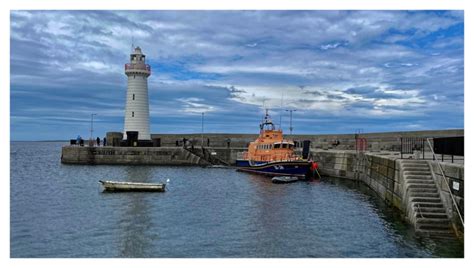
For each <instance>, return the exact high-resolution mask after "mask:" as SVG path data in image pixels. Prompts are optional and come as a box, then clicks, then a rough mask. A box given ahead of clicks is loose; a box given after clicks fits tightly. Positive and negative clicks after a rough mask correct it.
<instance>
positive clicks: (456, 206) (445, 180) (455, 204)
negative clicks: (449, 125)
mask: <svg viewBox="0 0 474 268" xmlns="http://www.w3.org/2000/svg"><path fill="white" fill-rule="evenodd" d="M426 141H428V145H429V146H430V149H431V152H432V153H433V156H434V158H435V160H436V163H438V168H439V170H440V171H441V175H443V179H444V182H445V183H446V186H447V188H448V192H449V196H450V197H451V200H452V201H453V204H454V207H455V208H456V212H457V213H458V215H459V218H460V219H461V223H462V226H463V227H464V220H463V218H462V216H461V212H460V211H459V208H458V204H457V203H456V200H455V199H454V196H453V193H452V192H451V188H450V187H449V183H448V180H447V179H446V176H445V175H444V170H443V168H442V167H441V164H440V163H439V161H438V158H437V157H436V154H435V152H434V150H433V147H432V146H431V142H430V139H429V138H426Z"/></svg>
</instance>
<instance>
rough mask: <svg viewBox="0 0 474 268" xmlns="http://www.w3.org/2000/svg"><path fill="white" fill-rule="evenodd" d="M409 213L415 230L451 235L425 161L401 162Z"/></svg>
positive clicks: (442, 235)
mask: <svg viewBox="0 0 474 268" xmlns="http://www.w3.org/2000/svg"><path fill="white" fill-rule="evenodd" d="M401 172H402V174H403V178H404V182H405V185H406V189H407V190H408V191H407V194H408V200H409V202H410V209H409V210H411V212H410V213H411V215H412V216H414V218H412V220H413V221H414V225H415V229H416V231H417V232H419V233H422V234H426V235H429V236H439V237H452V236H453V231H452V228H451V221H450V219H449V218H448V215H447V214H446V209H445V208H444V206H443V203H442V202H441V198H440V195H439V190H438V187H437V186H436V183H435V182H434V180H433V177H432V174H431V169H430V166H429V164H428V162H427V161H424V160H412V161H402V162H401Z"/></svg>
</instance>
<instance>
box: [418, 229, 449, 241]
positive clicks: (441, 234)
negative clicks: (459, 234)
mask: <svg viewBox="0 0 474 268" xmlns="http://www.w3.org/2000/svg"><path fill="white" fill-rule="evenodd" d="M418 233H419V234H421V235H426V236H429V237H432V238H442V239H443V241H446V238H449V239H452V240H456V238H455V235H454V232H453V231H452V230H433V229H431V230H425V229H420V230H418Z"/></svg>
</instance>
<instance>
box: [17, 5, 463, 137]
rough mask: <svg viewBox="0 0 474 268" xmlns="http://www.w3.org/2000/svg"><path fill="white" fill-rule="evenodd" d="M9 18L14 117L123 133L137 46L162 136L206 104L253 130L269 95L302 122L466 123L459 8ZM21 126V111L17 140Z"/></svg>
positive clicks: (214, 114)
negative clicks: (126, 68)
mask: <svg viewBox="0 0 474 268" xmlns="http://www.w3.org/2000/svg"><path fill="white" fill-rule="evenodd" d="M10 25H11V36H10V39H11V55H10V56H11V62H10V70H11V78H10V82H11V93H12V94H11V95H12V111H11V113H12V116H15V118H23V117H25V118H35V117H36V116H37V117H38V118H42V119H41V120H43V119H44V118H53V117H57V116H58V115H61V114H62V113H64V111H66V112H67V113H74V111H77V115H76V116H77V117H71V118H82V117H87V114H90V113H92V112H97V113H99V114H102V115H103V118H102V119H101V120H104V122H105V123H104V126H105V125H107V126H108V127H113V128H115V129H119V130H120V129H122V127H123V118H122V114H121V109H123V106H124V103H125V89H126V87H127V78H126V76H125V75H124V73H123V65H124V63H126V62H127V61H128V59H129V53H130V51H131V45H132V42H133V43H134V44H135V45H139V46H141V47H142V49H143V51H144V53H145V54H146V55H147V60H148V63H149V64H150V65H151V66H152V76H151V77H150V78H149V91H150V100H151V102H150V103H151V104H150V105H151V106H150V111H151V114H152V117H153V118H152V120H153V122H156V124H157V127H156V131H167V132H173V131H174V130H175V129H181V128H179V127H177V125H179V124H185V125H186V124H189V122H190V121H189V120H194V121H192V122H196V120H197V121H199V118H197V117H199V116H200V113H202V112H205V113H206V115H207V116H208V117H209V118H208V119H211V118H212V119H213V120H214V122H215V124H214V125H213V126H214V130H215V131H219V130H220V129H223V127H228V126H226V124H227V122H228V120H229V119H232V120H233V121H232V122H234V125H236V126H238V127H235V128H234V129H228V128H227V130H226V131H234V132H240V131H247V132H252V131H254V129H253V128H252V127H248V128H247V127H245V126H247V125H252V124H253V123H255V122H253V121H252V122H253V123H249V122H247V121H248V120H256V121H258V120H259V119H258V118H259V116H258V113H259V112H260V111H261V107H262V105H263V103H265V105H266V106H268V107H271V108H273V109H274V110H275V111H278V110H279V108H280V106H282V97H283V106H284V107H288V108H290V107H293V108H296V109H298V110H299V111H300V112H299V113H300V116H301V118H298V117H296V118H295V124H296V126H297V124H298V122H299V121H298V120H302V121H301V122H304V120H309V118H314V117H315V116H314V115H317V117H318V118H320V119H321V120H326V119H328V118H329V119H330V118H334V117H335V116H336V117H338V118H337V120H336V121H338V122H340V124H341V125H346V127H343V126H339V125H338V124H336V123H334V124H329V125H328V126H329V127H330V128H331V129H333V130H334V131H346V132H347V131H352V130H351V129H352V124H355V123H354V122H360V124H361V125H363V124H366V126H365V127H364V129H373V130H374V131H377V130H386V128H390V127H392V128H394V129H395V130H399V128H401V127H403V126H404V125H406V126H408V125H409V123H410V122H413V120H417V123H413V124H414V125H418V126H420V127H426V128H436V127H453V126H456V127H460V128H462V127H463V118H464V115H463V109H462V108H463V106H464V13H463V12H462V11H311V10H307V11H12V12H11V24H10ZM446 105H449V107H453V108H452V110H451V111H450V112H449V113H446V114H442V115H439V113H438V111H439V110H446V109H445V107H446ZM32 108H36V109H39V110H37V111H36V112H35V111H34V109H32ZM41 109H43V110H41ZM302 110H305V111H307V113H306V112H304V113H303V112H302ZM242 111H245V113H243V112H242ZM435 115H436V116H438V117H440V116H441V118H442V122H445V123H440V122H439V121H438V120H435V119H433V118H434V117H435ZM196 116H197V117H196ZM194 117H196V118H194ZM67 118H69V117H64V118H63V119H61V118H57V120H56V121H57V123H54V122H56V121H54V122H53V121H52V120H49V121H48V122H49V123H47V124H46V123H45V127H51V128H55V127H56V126H57V125H58V124H59V123H60V122H61V120H62V122H71V121H72V120H71V121H68V119H67ZM349 118H350V120H349ZM382 118H383V119H382ZM381 120H384V121H381ZM387 120H393V124H392V123H387V124H385V123H383V122H386V121H387ZM401 122H405V124H403V123H401ZM418 122H423V124H420V123H418ZM165 123H166V124H165ZM256 123H257V125H258V122H256ZM25 124H27V123H26V121H21V120H20V121H18V120H16V119H15V120H14V121H13V123H12V128H13V133H12V136H13V137H14V136H15V135H19V133H18V132H17V130H20V129H25ZM358 124H359V123H358ZM382 124H383V125H384V127H381V125H382ZM198 125H199V124H198ZM181 126H182V125H181ZM187 129H188V130H189V131H191V130H192V129H193V128H192V127H191V126H189V125H187ZM194 129H197V132H199V129H200V126H196V127H195V128H194ZM406 129H408V127H407V128H406ZM152 130H153V126H152ZM305 131H307V132H314V131H321V130H320V129H319V128H317V127H313V126H308V127H307V128H306V129H305ZM328 131H329V130H328ZM66 132H67V131H66ZM74 132H77V130H74ZM45 133H46V131H45ZM48 133H51V132H48ZM48 135H49V134H48ZM58 135H61V136H63V135H66V134H64V133H63V134H58ZM74 135H77V134H74Z"/></svg>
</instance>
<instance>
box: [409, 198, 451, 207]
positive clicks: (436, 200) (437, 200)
mask: <svg viewBox="0 0 474 268" xmlns="http://www.w3.org/2000/svg"><path fill="white" fill-rule="evenodd" d="M410 199H411V202H420V203H439V204H441V206H442V205H443V204H442V203H441V198H439V197H436V198H433V197H412V198H410Z"/></svg>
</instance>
